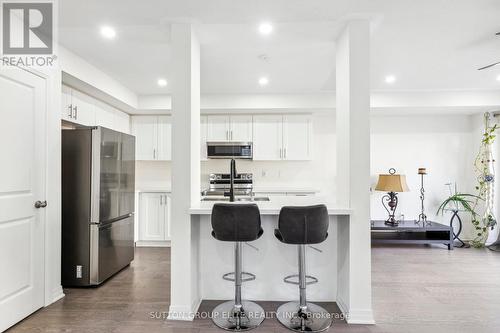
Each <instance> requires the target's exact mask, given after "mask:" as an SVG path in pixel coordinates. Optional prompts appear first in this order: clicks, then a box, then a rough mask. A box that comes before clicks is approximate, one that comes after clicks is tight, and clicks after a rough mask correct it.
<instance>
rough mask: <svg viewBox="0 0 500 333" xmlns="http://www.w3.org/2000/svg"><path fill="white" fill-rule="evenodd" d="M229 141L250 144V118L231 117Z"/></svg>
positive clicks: (242, 116) (246, 116)
mask: <svg viewBox="0 0 500 333" xmlns="http://www.w3.org/2000/svg"><path fill="white" fill-rule="evenodd" d="M229 138H230V140H231V141H239V142H252V116H249V115H241V116H240V115H238V116H231V132H230V135H229Z"/></svg>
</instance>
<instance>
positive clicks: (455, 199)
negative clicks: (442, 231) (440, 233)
mask: <svg viewBox="0 0 500 333" xmlns="http://www.w3.org/2000/svg"><path fill="white" fill-rule="evenodd" d="M446 185H448V187H449V189H450V196H449V197H448V198H446V199H445V200H444V201H443V202H442V203H441V205H440V206H439V208H438V210H437V214H438V215H439V214H441V215H443V214H444V212H446V211H449V212H452V213H453V215H452V217H451V219H450V226H453V222H454V220H455V218H456V219H457V220H458V231H457V233H456V234H455V232H453V238H454V239H456V240H457V242H458V244H459V245H455V246H458V247H468V245H467V244H466V243H465V242H464V241H462V240H461V239H460V238H459V235H460V233H461V232H462V220H461V219H460V216H459V215H458V212H467V213H470V214H471V220H472V224H473V225H474V226H475V227H476V229H477V227H478V226H477V225H476V222H475V221H477V219H478V214H477V212H476V210H475V208H476V206H477V203H478V201H479V200H482V198H481V197H479V196H477V195H474V194H469V193H459V192H458V191H457V184H455V193H453V192H452V190H451V183H448V184H446Z"/></svg>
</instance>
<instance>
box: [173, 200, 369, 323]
mask: <svg viewBox="0 0 500 333" xmlns="http://www.w3.org/2000/svg"><path fill="white" fill-rule="evenodd" d="M215 203H216V202H214V201H202V202H198V203H195V204H193V205H191V207H190V209H189V213H190V214H191V226H190V228H186V229H185V231H188V233H187V234H185V235H184V237H183V239H184V240H180V239H179V237H177V238H176V239H174V241H179V242H180V241H185V242H186V241H187V242H188V243H189V244H184V246H183V247H184V248H185V251H184V253H182V254H179V256H180V257H182V260H178V261H175V260H173V261H172V272H175V271H178V272H180V273H181V274H180V275H179V276H178V277H177V278H179V279H180V278H182V276H184V278H186V276H187V275H188V276H190V277H191V278H190V279H186V281H185V282H186V283H185V286H186V290H183V291H182V295H183V297H185V298H184V299H185V300H186V301H188V302H185V303H184V304H189V305H188V306H186V305H181V304H175V303H174V302H172V304H171V306H170V311H169V318H170V319H178V320H179V319H180V320H191V319H192V317H193V316H194V315H195V313H196V311H197V309H198V307H199V304H200V303H201V301H202V300H230V299H232V298H233V297H234V285H233V283H231V282H228V281H225V280H223V279H222V275H223V274H225V273H228V272H232V271H233V270H234V258H233V248H234V244H233V243H230V242H220V241H217V240H215V239H214V238H213V237H212V235H211V232H212V227H211V212H212V206H213V205H214V204H215ZM245 203H249V202H238V203H234V204H245ZM254 203H255V204H257V206H258V207H259V210H260V213H261V219H262V228H263V229H264V234H263V235H262V237H261V238H260V239H258V240H256V241H254V242H251V243H250V244H249V245H248V246H247V245H244V247H243V271H245V272H250V273H253V274H255V275H256V276H257V278H256V280H254V281H250V282H247V283H244V286H243V289H242V294H243V298H244V299H249V300H256V301H290V300H296V299H298V296H299V291H298V288H297V286H296V285H290V284H286V283H284V282H283V278H284V277H285V276H287V275H290V274H297V270H298V266H297V248H296V246H293V245H288V244H283V243H281V242H279V241H278V240H277V239H276V238H275V236H274V229H275V228H277V227H278V215H279V212H280V210H281V207H283V206H306V205H315V204H325V205H326V206H327V208H328V213H329V216H330V226H329V231H328V233H329V236H328V238H327V239H326V241H325V242H323V243H321V244H317V245H315V246H314V248H315V249H313V248H310V247H309V248H308V249H307V273H308V274H309V275H313V276H315V277H317V278H318V280H319V283H317V284H314V285H310V286H308V299H309V300H310V301H311V302H314V301H323V302H337V304H338V306H339V307H340V309H341V310H342V312H343V313H344V314H345V315H346V317H348V322H349V323H366V324H370V323H373V315H372V309H371V279H370V275H371V272H370V264H369V263H370V251H369V250H368V251H359V249H358V246H357V245H359V244H357V242H358V241H361V240H360V239H359V237H353V235H352V233H351V232H350V231H351V226H350V216H351V215H352V214H353V212H352V211H351V210H350V209H348V208H339V207H336V205H335V204H334V203H333V200H331V199H329V198H321V197H289V196H287V197H278V196H272V197H271V198H270V200H269V201H258V202H254ZM366 228H367V230H368V232H367V233H366V234H367V235H368V237H366V238H367V239H364V240H362V241H365V242H370V238H369V228H370V222H369V221H366ZM188 229H189V230H188ZM353 239H356V240H355V241H354V240H353ZM188 245H189V246H188ZM362 248H363V247H362ZM364 248H366V247H364ZM368 249H369V247H368ZM318 250H320V251H321V252H319V251H318ZM172 257H173V258H174V255H172ZM367 263H368V264H367ZM174 266H175V267H174ZM177 266H178V267H177ZM176 268H177V269H176ZM172 278H176V277H175V275H174V274H173V276H172ZM188 281H190V283H187V282H188Z"/></svg>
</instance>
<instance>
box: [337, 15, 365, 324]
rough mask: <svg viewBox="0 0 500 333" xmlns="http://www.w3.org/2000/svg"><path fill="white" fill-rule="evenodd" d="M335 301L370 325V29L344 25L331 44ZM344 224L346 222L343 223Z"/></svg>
mask: <svg viewBox="0 0 500 333" xmlns="http://www.w3.org/2000/svg"><path fill="white" fill-rule="evenodd" d="M336 52H337V55H336V76H337V78H336V95H337V109H336V112H337V113H336V122H337V198H338V204H339V206H340V207H350V208H351V209H352V210H353V213H352V215H351V216H350V217H339V225H338V243H339V246H338V251H339V252H338V253H339V258H338V292H337V302H338V304H339V306H340V308H341V309H342V311H343V312H344V314H346V315H347V316H348V319H347V321H348V323H350V324H372V323H374V319H373V311H372V298H371V239H370V114H369V112H370V24H369V22H368V21H364V20H359V21H358V20H356V21H351V22H349V23H347V24H346V27H345V30H344V31H343V32H342V34H341V35H340V36H339V38H338V39H337V43H336ZM348 219H349V220H348Z"/></svg>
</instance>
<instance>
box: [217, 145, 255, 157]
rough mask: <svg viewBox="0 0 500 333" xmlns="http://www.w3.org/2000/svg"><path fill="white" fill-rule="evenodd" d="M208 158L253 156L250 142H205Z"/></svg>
mask: <svg viewBox="0 0 500 333" xmlns="http://www.w3.org/2000/svg"><path fill="white" fill-rule="evenodd" d="M207 157H208V158H244V159H252V158H253V145H252V143H251V142H207Z"/></svg>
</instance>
